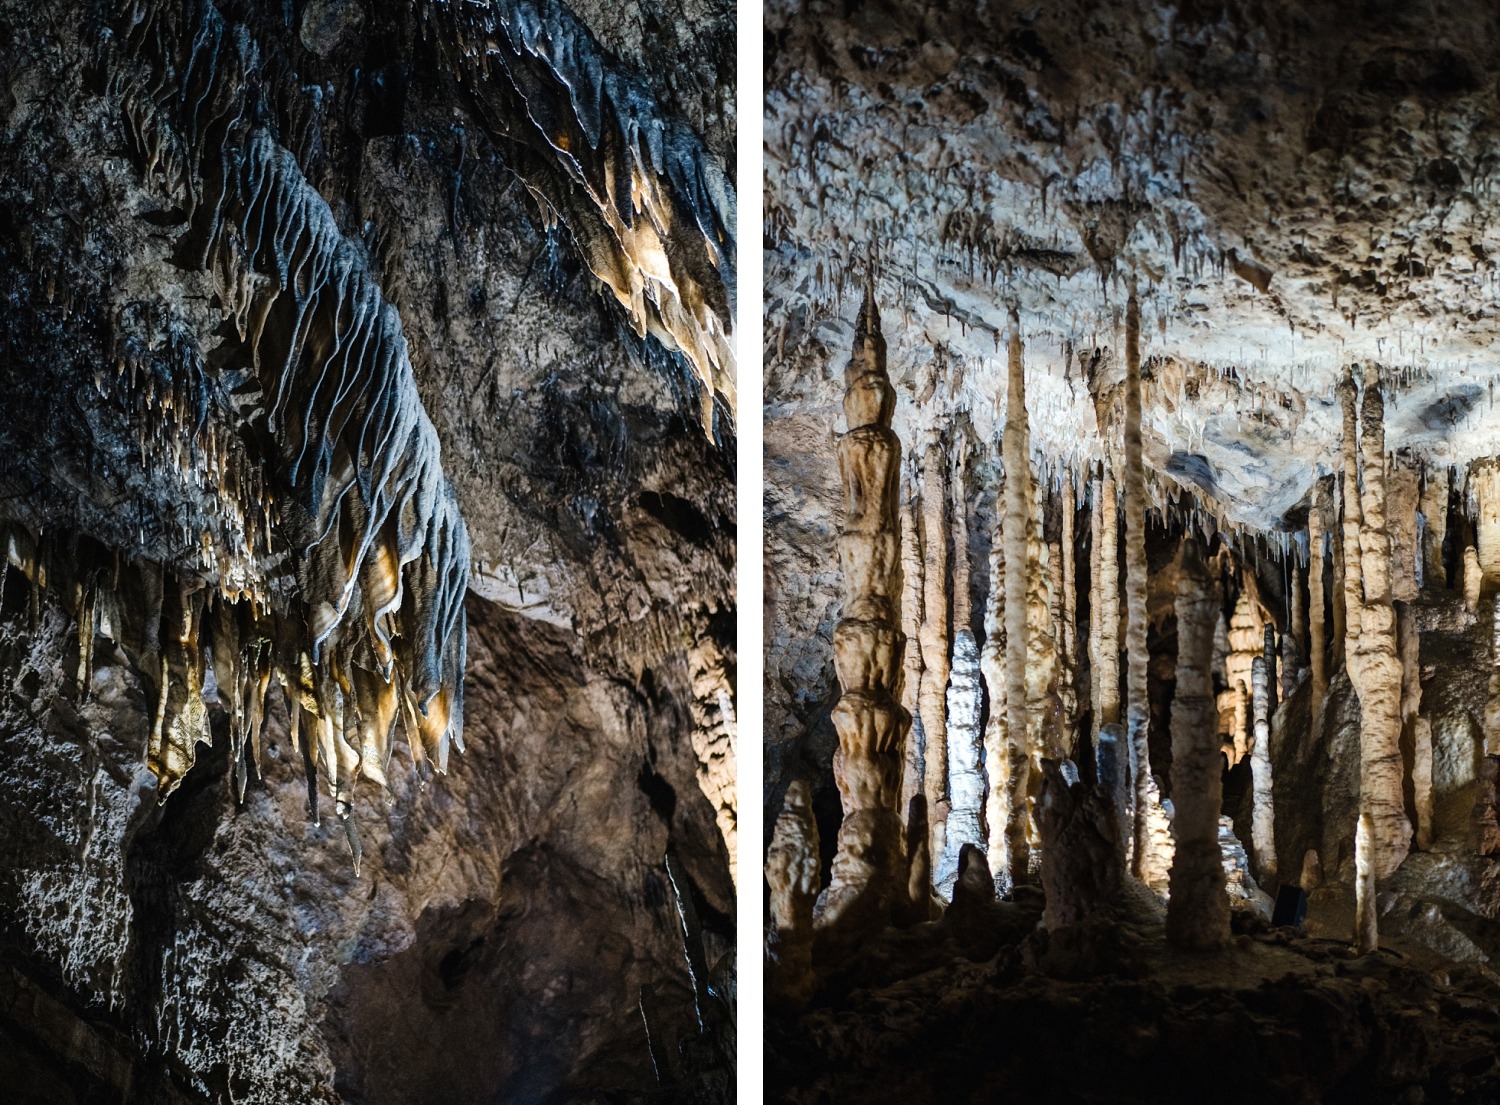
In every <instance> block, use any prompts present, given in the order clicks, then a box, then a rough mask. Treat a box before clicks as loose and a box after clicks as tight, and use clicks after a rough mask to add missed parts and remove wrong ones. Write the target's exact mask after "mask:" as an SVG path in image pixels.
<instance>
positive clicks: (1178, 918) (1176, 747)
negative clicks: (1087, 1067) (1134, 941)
mask: <svg viewBox="0 0 1500 1105" xmlns="http://www.w3.org/2000/svg"><path fill="white" fill-rule="evenodd" d="M1218 605H1219V596H1218V586H1217V580H1216V579H1215V577H1214V576H1213V575H1212V574H1211V573H1210V572H1209V570H1208V566H1207V565H1206V564H1205V563H1204V559H1203V551H1202V549H1201V547H1200V546H1199V543H1198V541H1197V539H1196V538H1194V537H1188V538H1187V539H1185V540H1184V541H1183V543H1182V552H1181V563H1180V565H1179V569H1178V575H1177V602H1176V606H1177V689H1176V692H1175V695H1174V697H1173V702H1172V799H1173V803H1174V805H1175V807H1176V815H1175V817H1174V819H1173V823H1172V832H1173V836H1174V837H1175V839H1176V845H1177V846H1176V852H1175V855H1174V857H1173V861H1172V870H1171V876H1170V879H1171V883H1170V885H1171V897H1170V898H1169V899H1168V902H1167V939H1168V940H1170V941H1171V942H1172V943H1173V944H1175V945H1177V946H1178V947H1183V948H1193V949H1200V950H1213V949H1215V948H1219V947H1222V946H1223V945H1224V944H1225V943H1227V942H1228V940H1229V899H1228V897H1227V895H1226V894H1225V892H1224V861H1223V857H1222V855H1221V853H1220V849H1219V807H1220V805H1221V804H1222V786H1223V784H1222V775H1221V772H1220V762H1219V741H1218V736H1217V734H1216V732H1215V728H1216V727H1215V725H1214V697H1213V677H1212V673H1211V666H1212V663H1213V639H1214V624H1215V622H1216V620H1217V618H1218Z"/></svg>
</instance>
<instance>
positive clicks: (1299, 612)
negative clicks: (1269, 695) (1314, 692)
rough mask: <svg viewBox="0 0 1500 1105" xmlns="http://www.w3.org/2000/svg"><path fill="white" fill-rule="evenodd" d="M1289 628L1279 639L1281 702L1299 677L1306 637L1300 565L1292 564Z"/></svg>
mask: <svg viewBox="0 0 1500 1105" xmlns="http://www.w3.org/2000/svg"><path fill="white" fill-rule="evenodd" d="M1291 587H1292V593H1291V596H1290V598H1289V599H1288V603H1289V605H1290V606H1291V626H1290V627H1289V629H1288V632H1287V633H1286V634H1285V635H1283V636H1282V638H1281V701H1283V702H1285V701H1286V700H1287V699H1289V698H1291V697H1292V695H1293V693H1295V692H1296V690H1297V683H1298V682H1299V680H1300V677H1301V669H1302V648H1303V644H1302V642H1303V640H1304V639H1305V638H1306V636H1307V607H1306V605H1305V604H1304V602H1303V599H1302V565H1301V564H1299V563H1295V562H1294V563H1293V564H1292V579H1291Z"/></svg>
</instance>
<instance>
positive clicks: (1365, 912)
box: [1354, 810, 1380, 955]
mask: <svg viewBox="0 0 1500 1105" xmlns="http://www.w3.org/2000/svg"><path fill="white" fill-rule="evenodd" d="M1374 836H1375V830H1374V822H1373V820H1372V819H1371V817H1370V813H1369V811H1368V810H1361V811H1360V814H1359V823H1358V824H1357V825H1356V827H1355V830H1354V947H1355V950H1356V951H1358V952H1360V954H1362V955H1363V954H1368V953H1369V952H1373V951H1375V950H1376V949H1377V948H1378V947H1379V946H1380V936H1379V926H1378V924H1377V917H1378V914H1377V912H1376V910H1377V905H1376V901H1375V880H1376V876H1375V845H1374Z"/></svg>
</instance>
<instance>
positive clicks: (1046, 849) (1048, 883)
mask: <svg viewBox="0 0 1500 1105" xmlns="http://www.w3.org/2000/svg"><path fill="white" fill-rule="evenodd" d="M1113 805H1114V804H1113V800H1112V799H1111V797H1110V796H1109V794H1108V793H1107V792H1106V791H1105V789H1104V788H1103V787H1100V786H1098V785H1096V784H1090V783H1083V782H1077V781H1074V782H1073V783H1072V784H1071V785H1070V784H1069V782H1068V779H1067V778H1066V776H1065V775H1064V772H1063V770H1062V766H1061V765H1059V764H1058V762H1057V761H1056V760H1052V759H1046V760H1043V761H1042V794H1041V800H1040V802H1039V803H1038V806H1039V807H1040V809H1039V812H1038V815H1037V820H1038V822H1039V831H1040V834H1041V874H1042V890H1043V892H1044V893H1045V894H1046V903H1047V905H1046V912H1045V914H1044V915H1043V919H1044V921H1045V923H1046V926H1047V931H1048V932H1049V933H1056V932H1058V931H1059V930H1060V929H1065V928H1068V927H1069V926H1071V925H1076V924H1078V923H1079V922H1081V921H1083V920H1084V919H1085V918H1087V917H1088V916H1089V915H1090V914H1091V913H1094V912H1095V911H1096V910H1098V909H1100V908H1102V907H1110V906H1114V905H1116V904H1117V903H1118V901H1119V899H1120V891H1121V887H1122V885H1123V883H1124V881H1125V871H1124V853H1123V851H1122V850H1121V846H1120V835H1119V834H1120V829H1119V825H1118V823H1117V822H1116V820H1115V811H1114V808H1113Z"/></svg>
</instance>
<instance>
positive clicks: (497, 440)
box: [0, 0, 736, 1105]
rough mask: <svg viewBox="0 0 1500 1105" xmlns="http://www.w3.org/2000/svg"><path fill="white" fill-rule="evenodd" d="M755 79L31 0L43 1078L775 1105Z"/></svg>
mask: <svg viewBox="0 0 1500 1105" xmlns="http://www.w3.org/2000/svg"><path fill="white" fill-rule="evenodd" d="M668 59H670V63H669V64H668V63H667V61H668ZM733 61H734V33H733V10H732V8H731V7H730V6H728V5H726V4H723V3H718V2H716V0H642V2H641V3H633V4H629V5H614V4H600V3H592V2H590V0H581V2H574V3H571V4H569V3H564V2H562V0H493V2H490V0H485V2H480V3H471V2H449V0H431V2H426V0H423V2H420V3H414V4H408V3H388V2H385V0H285V2H276V3H264V4H262V3H242V2H238V0H139V2H130V3H124V4H116V3H96V2H93V0H62V2H59V3H46V4H26V3H14V2H9V0H6V2H0V302H3V304H4V312H5V316H6V320H7V321H6V325H5V327H4V328H3V330H4V332H3V335H0V396H3V398H0V1087H3V1089H0V1098H3V1099H4V1100H5V1101H6V1102H18V1103H28V1105H29V1103H36V1105H43V1103H46V1105H51V1103H57V1105H84V1103H94V1102H100V1103H102V1102H131V1103H142V1105H147V1103H149V1105H158V1103H160V1105H169V1103H170V1105H196V1103H209V1102H212V1103H216V1105H217V1103H228V1102H231V1101H232V1102H238V1103H254V1102H259V1103H265V1105H286V1103H288V1102H294V1101H295V1102H326V1103H329V1105H333V1103H350V1105H354V1103H370V1105H377V1103H392V1105H395V1103H401V1105H407V1103H411V1102H417V1101H445V1102H455V1103H465V1102H473V1103H480V1102H484V1103H491V1102H494V1103H500V1102H511V1101H526V1102H536V1101H547V1102H573V1101H578V1102H585V1101H586V1102H656V1101H659V1102H678V1101H694V1102H715V1101H724V1100H727V1099H728V1098H729V1097H730V1096H732V1092H733V1091H732V1083H733V1073H734V1066H733V1056H734V1028H735V1026H734V1012H733V1010H734V1005H733V1001H734V990H735V977H736V975H735V963H734V954H733V946H734V925H733V902H734V879H735V873H734V865H733V856H734V854H735V808H736V807H735V795H734V777H733V764H734V741H735V710H734V702H735V629H734V627H735V616H736V610H735V595H734V581H733V570H734V540H735V534H734V470H733V457H734V438H735V430H734V419H735V406H736V399H735V391H734V363H733V356H732V353H731V333H730V331H731V324H732V318H733V309H734V302H735V278H734V239H733V234H734V226H735V221H734V209H735V195H734V188H733V185H732V183H731V182H732V180H733V176H734V170H735V166H734V163H733V138H734V126H735V118H734V98H733V97H734V85H733V75H734V68H733Z"/></svg>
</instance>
